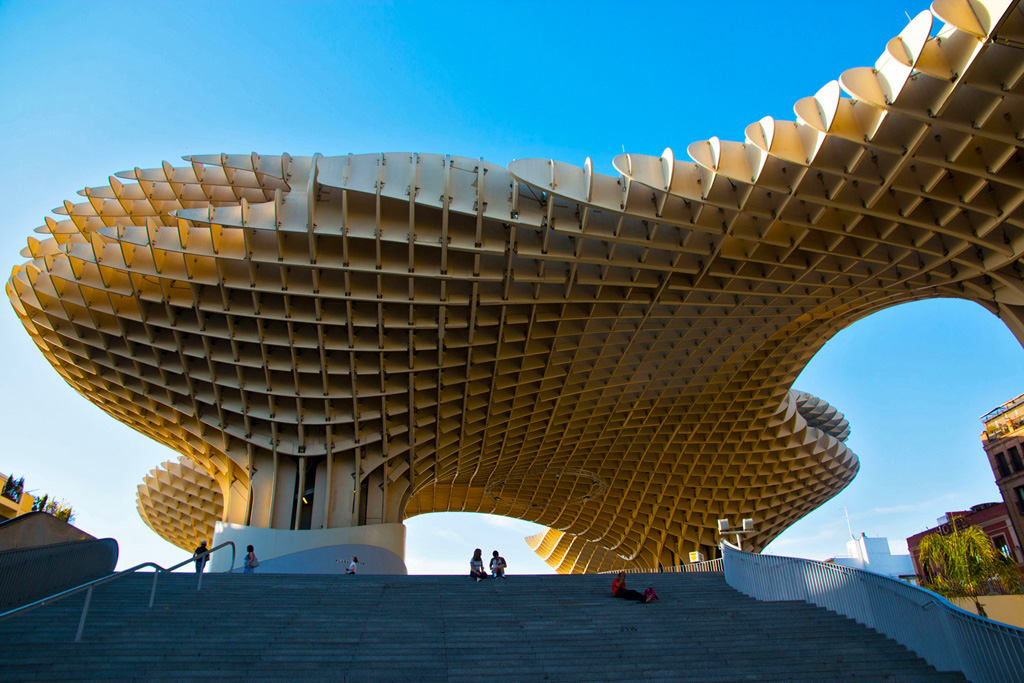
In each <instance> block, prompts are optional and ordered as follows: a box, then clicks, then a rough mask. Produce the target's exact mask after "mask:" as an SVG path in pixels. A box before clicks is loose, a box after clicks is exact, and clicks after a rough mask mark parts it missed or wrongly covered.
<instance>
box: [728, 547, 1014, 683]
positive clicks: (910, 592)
mask: <svg viewBox="0 0 1024 683" xmlns="http://www.w3.org/2000/svg"><path fill="white" fill-rule="evenodd" d="M722 555H723V559H724V560H725V581H726V583H728V584H729V585H730V586H732V587H733V588H735V589H736V590H738V591H740V592H741V593H745V594H746V595H749V596H751V597H753V598H757V599H758V600H766V601H777V600H804V601H806V602H809V603H812V604H814V605H818V606H819V607H824V608H826V609H829V610H832V611H833V612H837V613H838V614H842V615H845V616H847V617H850V618H851V619H853V620H855V621H857V622H860V623H861V624H863V625H865V626H868V627H870V628H873V629H875V630H876V631H878V632H880V633H883V634H884V635H886V636H888V637H889V638H891V639H893V640H895V641H896V642H898V643H900V644H901V645H903V646H905V647H907V648H909V649H910V650H912V651H914V652H915V653H917V654H918V656H920V657H921V658H922V659H924V660H925V661H926V662H928V663H929V664H931V665H932V666H934V667H935V668H936V669H938V670H939V671H961V672H963V674H964V675H965V676H966V677H967V678H968V679H970V680H971V681H973V683H1022V682H1024V629H1019V628H1016V627H1014V626H1009V625H1007V624H1001V623H999V622H996V621H992V620H990V619H984V618H982V617H979V616H977V615H975V614H971V613H970V612H968V611H966V610H962V609H960V608H959V607H956V606H955V605H953V604H951V603H950V602H949V601H948V600H946V599H945V598H943V597H942V596H940V595H938V594H936V593H933V592H931V591H929V590H925V589H923V588H919V587H917V586H914V585H911V584H909V583H905V582H903V581H898V580H896V579H892V578H889V577H887V576H882V575H881V574H874V573H872V572H867V571H862V570H859V569H852V568H850V567H843V566H840V565H835V564H826V563H824V562H815V561H814V560H802V559H798V558H793V557H777V556H774V555H755V554H752V553H745V552H742V551H740V550H738V549H736V548H735V547H733V546H732V545H731V544H729V543H723V545H722Z"/></svg>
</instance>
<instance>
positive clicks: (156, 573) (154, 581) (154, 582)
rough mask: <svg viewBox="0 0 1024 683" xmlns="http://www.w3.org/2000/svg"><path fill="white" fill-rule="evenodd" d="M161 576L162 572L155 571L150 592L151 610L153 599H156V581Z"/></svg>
mask: <svg viewBox="0 0 1024 683" xmlns="http://www.w3.org/2000/svg"><path fill="white" fill-rule="evenodd" d="M159 576H160V570H159V569H157V570H154V571H153V588H152V589H151V590H150V591H149V608H150V609H153V599H154V598H155V597H156V580H157V578H158V577H159Z"/></svg>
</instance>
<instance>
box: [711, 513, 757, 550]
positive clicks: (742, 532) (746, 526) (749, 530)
mask: <svg viewBox="0 0 1024 683" xmlns="http://www.w3.org/2000/svg"><path fill="white" fill-rule="evenodd" d="M753 533H756V532H755V531H754V520H752V519H744V520H743V526H742V527H740V528H738V529H730V528H729V520H728V519H720V520H718V535H719V536H725V535H727V534H735V535H736V547H737V548H738V549H739V550H743V544H742V542H741V540H740V539H741V537H742V536H747V535H749V534H753Z"/></svg>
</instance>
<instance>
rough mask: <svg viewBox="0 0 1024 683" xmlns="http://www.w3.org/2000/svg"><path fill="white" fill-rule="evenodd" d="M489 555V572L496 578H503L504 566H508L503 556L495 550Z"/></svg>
mask: <svg viewBox="0 0 1024 683" xmlns="http://www.w3.org/2000/svg"><path fill="white" fill-rule="evenodd" d="M491 555H492V557H491V574H492V575H493V576H494V578H496V579H504V578H505V568H506V567H508V564H506V563H505V558H504V557H502V556H501V555H499V554H498V551H497V550H495V551H494V552H493V553H491Z"/></svg>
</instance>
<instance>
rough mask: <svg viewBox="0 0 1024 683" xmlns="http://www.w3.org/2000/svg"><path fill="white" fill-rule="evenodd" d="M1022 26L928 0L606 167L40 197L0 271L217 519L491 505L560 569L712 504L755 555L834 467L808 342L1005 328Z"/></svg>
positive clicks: (279, 167) (320, 172)
mask: <svg viewBox="0 0 1024 683" xmlns="http://www.w3.org/2000/svg"><path fill="white" fill-rule="evenodd" d="M936 19H938V20H939V21H938V22H936ZM942 22H944V23H942ZM1022 46H1024V16H1022V13H1021V10H1020V8H1019V7H1018V6H1017V3H1016V2H1013V3H1007V2H998V1H995V0H993V1H991V2H981V1H979V0H937V1H936V2H935V3H933V5H932V11H931V12H928V11H926V12H922V13H921V14H920V15H918V16H917V17H916V18H914V19H913V20H912V21H911V22H910V23H909V24H908V25H907V27H906V28H905V29H904V30H903V32H902V33H901V34H900V35H899V36H897V37H895V38H893V39H892V40H891V41H889V43H888V44H887V45H886V46H885V51H884V53H883V54H882V56H881V57H880V58H879V60H878V61H877V62H876V64H875V65H874V66H873V67H863V68H856V69H851V70H849V71H846V72H844V73H843V74H842V75H841V76H840V78H839V80H838V81H833V82H831V83H829V84H827V85H826V86H824V87H823V88H822V89H821V90H820V91H819V92H818V93H817V94H816V95H814V96H812V97H808V98H805V99H802V100H800V101H798V102H797V103H796V105H795V111H796V116H797V120H796V121H777V120H774V119H771V118H764V119H761V120H760V121H758V122H756V123H753V124H751V125H750V126H749V127H748V128H747V129H746V138H745V141H744V142H733V141H727V140H719V139H718V138H712V139H711V140H707V141H701V142H696V143H693V144H691V145H690V146H689V147H688V149H687V152H688V153H689V156H690V157H691V158H692V161H683V160H679V159H676V157H675V154H674V153H673V152H672V150H666V151H665V153H664V154H663V155H662V156H661V157H652V156H642V155H635V154H624V155H621V156H619V157H617V158H616V159H615V160H614V165H615V168H616V169H617V170H618V171H619V173H620V175H619V176H618V177H612V176H606V175H602V174H600V173H597V172H595V171H594V170H593V164H592V163H591V162H590V160H589V159H588V160H587V161H586V163H584V165H583V166H582V167H577V166H573V165H570V164H566V163H562V162H556V161H550V160H538V159H525V160H517V161H513V162H512V163H510V164H509V165H508V167H507V168H502V167H500V166H497V165H494V164H490V163H487V162H485V161H483V160H482V159H467V158H461V157H453V156H444V155H432V154H375V155H348V156H341V157H324V156H322V155H320V154H316V155H314V156H312V157H292V156H290V155H287V154H282V155H279V156H266V155H258V154H256V153H252V154H249V155H228V154H220V155H199V156H190V157H186V158H185V161H186V163H185V164H184V165H181V166H172V165H171V164H169V163H164V164H163V165H162V167H161V168H156V169H141V168H136V169H134V170H131V171H127V172H123V173H119V174H117V175H116V176H113V177H111V178H110V179H109V183H108V185H106V186H103V187H96V188H88V189H86V190H84V191H83V192H82V194H83V195H84V197H85V201H81V202H78V203H72V202H65V203H64V205H63V207H61V208H59V209H57V210H56V213H57V214H59V215H60V216H62V217H61V218H60V219H53V218H47V219H46V224H45V225H44V226H42V227H40V228H39V229H37V232H39V233H42V234H43V235H44V236H45V237H44V238H43V239H42V240H39V239H35V238H30V239H29V244H28V247H27V248H26V249H25V250H23V255H24V256H25V258H27V259H29V260H28V261H27V262H26V263H25V264H23V265H20V266H16V267H15V268H14V272H13V273H12V276H11V278H10V280H9V281H8V285H7V291H8V294H9V297H10V299H11V301H12V303H13V305H14V307H15V310H16V311H17V313H18V315H19V316H20V318H21V320H22V322H23V324H24V325H25V328H26V329H27V330H28V332H29V333H30V334H31V336H32V338H33V340H34V341H35V343H36V344H37V346H38V347H39V349H40V350H41V351H42V353H43V354H44V355H45V356H46V358H47V359H48V360H49V361H50V363H51V364H53V366H54V368H55V369H56V370H57V371H58V372H59V373H60V374H61V375H62V376H63V377H64V379H65V380H66V381H67V382H68V383H69V384H71V385H72V386H73V387H75V388H76V389H77V390H78V391H80V392H81V393H82V394H83V395H85V396H86V397H88V398H89V399H90V400H91V401H93V402H95V403H96V404H97V405H99V406H100V407H101V408H102V409H103V410H105V411H106V412H108V413H109V414H111V415H112V416H114V417H116V418H117V419H119V420H121V421H123V422H125V423H126V424H128V425H129V426H131V427H133V428H135V429H137V430H139V431H140V432H142V433H145V434H147V435H149V436H151V437H152V438H154V439H156V440H157V441H159V442H161V443H164V444H166V445H168V446H170V447H171V448H173V449H175V450H177V451H178V452H180V453H181V454H183V455H184V456H186V457H187V458H189V459H191V460H192V461H194V462H196V463H197V464H198V465H199V466H201V467H202V468H203V469H205V470H206V471H207V472H209V473H210V475H211V477H212V478H213V479H214V480H215V481H216V486H217V487H219V490H220V493H221V495H222V496H223V518H224V519H225V520H226V521H232V522H237V523H244V524H253V525H258V526H271V527H275V528H309V527H311V528H316V527H318V526H319V527H336V526H349V525H354V524H370V523H377V522H397V521H401V520H402V519H404V518H407V517H409V516H412V515H416V514H421V513H425V512H432V511H445V510H466V511H478V512H490V513H495V514H504V515H510V516H514V517H520V518H523V519H528V520H531V521H535V522H538V523H540V524H543V525H545V526H548V527H551V528H552V529H553V530H557V531H558V533H557V534H551V539H550V542H548V541H544V542H543V543H540V542H538V543H540V544H541V545H545V544H547V545H545V548H546V549H545V551H544V553H542V554H546V555H547V559H548V562H549V563H550V564H552V566H556V567H558V568H559V570H560V571H582V570H584V569H586V570H588V571H594V570H601V569H606V568H610V567H608V564H609V563H611V562H618V563H619V564H623V563H626V564H629V563H633V564H635V565H637V566H655V565H656V564H658V563H661V564H669V563H671V564H676V563H678V562H679V558H681V557H685V556H686V554H687V553H688V552H690V551H692V550H701V551H703V552H705V554H709V553H708V549H709V548H710V547H711V546H713V545H714V544H715V543H716V542H717V536H716V533H715V521H716V520H717V519H719V518H721V517H730V518H739V517H752V518H754V519H755V521H756V523H757V528H758V533H757V534H756V535H754V536H753V537H752V538H750V539H749V541H748V542H749V545H750V547H753V548H755V549H759V548H763V547H764V546H765V545H766V544H767V543H768V542H769V541H771V540H772V539H773V538H775V537H776V536H777V535H778V534H779V533H781V531H782V530H783V529H785V528H786V527H787V526H788V525H790V524H792V523H793V522H794V521H795V520H797V519H799V518H800V517H802V516H803V515H805V514H807V512H809V511H810V510H812V509H814V508H815V507H817V506H819V505H821V504H822V503H823V502H824V501H826V500H827V499H829V498H830V497H832V496H834V495H835V494H836V493H837V492H838V491H839V490H841V489H842V488H843V487H844V486H846V485H847V484H848V483H849V482H850V481H851V480H852V478H853V476H854V475H855V473H856V470H857V467H858V464H857V460H856V457H855V456H854V455H853V453H852V452H850V451H849V449H847V448H846V446H845V445H844V444H843V443H842V442H841V441H840V440H839V439H836V438H835V437H834V435H830V434H828V433H827V428H828V427H829V425H826V424H825V423H821V424H820V425H818V426H821V427H823V428H826V431H822V430H821V429H818V428H817V427H813V426H808V424H807V420H805V419H804V417H803V416H801V415H800V412H799V411H798V410H797V403H798V402H799V401H798V399H796V398H794V397H793V395H791V394H790V387H791V385H792V383H793V381H794V379H795V378H796V377H797V375H798V374H799V373H800V371H801V370H802V369H803V367H804V366H805V365H806V363H807V362H808V360H809V359H810V358H811V357H812V356H813V355H814V354H815V353H816V352H817V351H818V349H820V348H821V346H822V345H823V344H824V343H825V342H826V341H827V340H828V339H830V338H831V337H832V336H833V335H834V334H835V333H836V332H838V331H839V330H841V329H843V328H844V327H846V326H848V325H849V324H851V323H852V322H854V321H856V320H858V319H861V318H863V317H865V316H867V315H869V314H871V313H873V312H875V311H878V310H881V309H884V308H887V307H891V306H894V305H897V304H900V303H904V302H909V301H914V300H918V299H925V298H933V297H958V298H963V299H967V300H971V301H975V302H977V303H979V304H981V305H982V306H984V307H985V308H987V309H988V310H990V311H991V312H993V313H994V314H996V315H998V316H1000V317H1001V318H1002V319H1003V320H1004V321H1005V322H1006V323H1007V325H1008V326H1009V328H1010V329H1011V330H1012V331H1013V332H1014V334H1015V335H1016V336H1017V337H1018V338H1019V339H1024V324H1022V311H1024V308H1022V306H1024V278H1022V271H1021V264H1020V257H1021V255H1022V253H1024V209H1022V208H1021V204H1022V202H1024V164H1022V158H1021V149H1020V147H1019V144H1020V141H1021V140H1022V139H1024V138H1022V134H1024V107H1022V93H1024V90H1022V84H1021V79H1022V78H1024V59H1022V55H1024V53H1022V50H1021V47H1022ZM843 91H845V92H846V93H847V95H848V96H844V95H843V94H842V92H843ZM810 398H811V399H813V397H810ZM812 402H813V401H812ZM307 489H308V491H309V492H310V493H311V497H308V498H309V499H311V500H312V502H311V503H302V504H300V502H299V501H300V499H301V500H303V501H305V500H306V499H307V497H304V496H303V495H302V494H305V493H306V491H307ZM302 505H309V506H311V507H312V509H305V508H303V507H302ZM556 536H557V537H558V538H557V540H555V537H556ZM745 543H746V542H745ZM547 546H551V547H550V548H548V547H547ZM556 546H557V547H556Z"/></svg>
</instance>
